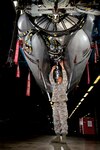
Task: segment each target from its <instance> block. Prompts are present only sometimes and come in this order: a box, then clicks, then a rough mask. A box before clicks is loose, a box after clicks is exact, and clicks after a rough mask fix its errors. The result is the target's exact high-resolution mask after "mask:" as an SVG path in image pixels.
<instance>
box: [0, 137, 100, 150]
mask: <svg viewBox="0 0 100 150" xmlns="http://www.w3.org/2000/svg"><path fill="white" fill-rule="evenodd" d="M54 137H55V135H37V136H36V135H35V136H33V137H31V138H26V139H24V138H21V139H20V138H17V139H13V138H10V139H9V138H7V139H6V138H3V139H1V140H0V150H100V140H96V139H91V138H84V137H76V136H73V137H71V136H67V144H57V143H51V140H52V139H53V138H54Z"/></svg>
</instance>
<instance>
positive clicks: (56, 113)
mask: <svg viewBox="0 0 100 150" xmlns="http://www.w3.org/2000/svg"><path fill="white" fill-rule="evenodd" d="M67 119H68V110H67V104H66V101H65V102H60V103H59V102H55V103H54V104H53V123H54V131H55V133H56V134H68V124H67Z"/></svg>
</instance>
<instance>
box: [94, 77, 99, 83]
mask: <svg viewBox="0 0 100 150" xmlns="http://www.w3.org/2000/svg"><path fill="white" fill-rule="evenodd" d="M99 80H100V76H98V77H97V78H96V80H95V81H94V84H96V83H97V82H98V81H99Z"/></svg>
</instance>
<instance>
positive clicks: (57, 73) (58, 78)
mask: <svg viewBox="0 0 100 150" xmlns="http://www.w3.org/2000/svg"><path fill="white" fill-rule="evenodd" d="M53 78H54V81H55V83H57V84H61V83H62V80H63V75H62V67H61V65H60V64H57V65H56V66H55V69H54V71H53Z"/></svg>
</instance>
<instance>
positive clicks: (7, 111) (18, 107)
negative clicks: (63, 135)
mask: <svg viewBox="0 0 100 150" xmlns="http://www.w3.org/2000/svg"><path fill="white" fill-rule="evenodd" d="M0 14H1V15H0V136H3V137H4V136H15V135H22V136H23V135H24V137H25V136H27V135H33V134H45V133H46V134H54V131H53V122H52V108H51V105H50V103H49V101H48V99H47V95H46V93H45V92H43V91H41V89H40V88H39V87H38V85H37V83H36V82H35V80H34V78H33V76H32V75H31V95H30V97H26V96H25V92H26V83H27V75H28V72H29V68H28V67H27V65H26V64H25V62H24V61H23V62H22V63H20V73H21V76H20V78H16V65H14V64H13V65H12V67H10V66H9V64H8V63H7V58H8V53H9V50H10V48H11V39H12V34H13V30H14V25H15V17H16V13H15V10H14V8H13V6H12V2H11V1H10V0H7V2H6V5H5V2H4V1H3V2H2V5H0ZM96 20H97V21H96V26H99V25H100V22H99V23H98V20H100V18H99V17H98V18H97V19H96ZM98 29H100V26H99V27H98ZM99 34H100V32H98V34H97V33H94V34H93V39H94V41H95V40H97V41H98V47H99V52H100V41H99V38H100V35H99ZM94 51H95V50H94V49H93V52H92V54H91V57H90V60H89V69H90V84H87V71H86V69H85V71H84V73H83V76H82V79H81V81H80V83H79V87H77V88H75V89H73V90H72V91H71V92H70V93H69V95H68V97H69V101H68V111H69V115H70V114H71V112H72V111H73V110H74V108H75V106H76V105H77V104H78V102H79V101H80V99H81V98H82V97H83V95H84V94H85V92H86V91H87V89H88V88H89V87H90V85H92V84H93V82H94V80H95V79H96V77H97V76H98V75H100V57H98V61H97V63H94ZM99 89H100V81H99V82H98V83H97V84H96V85H95V87H94V89H93V90H92V92H91V93H90V94H89V96H88V97H87V98H86V99H85V101H84V102H83V103H82V104H81V106H80V107H79V108H78V110H76V112H75V113H74V114H73V116H72V117H71V118H70V119H69V120H68V123H69V134H72V135H74V134H76V135H78V134H79V126H78V122H79V118H80V117H83V116H85V115H88V116H90V117H94V118H95V120H97V126H98V133H97V135H100V112H99V99H100V93H99V91H100V90H99Z"/></svg>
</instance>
